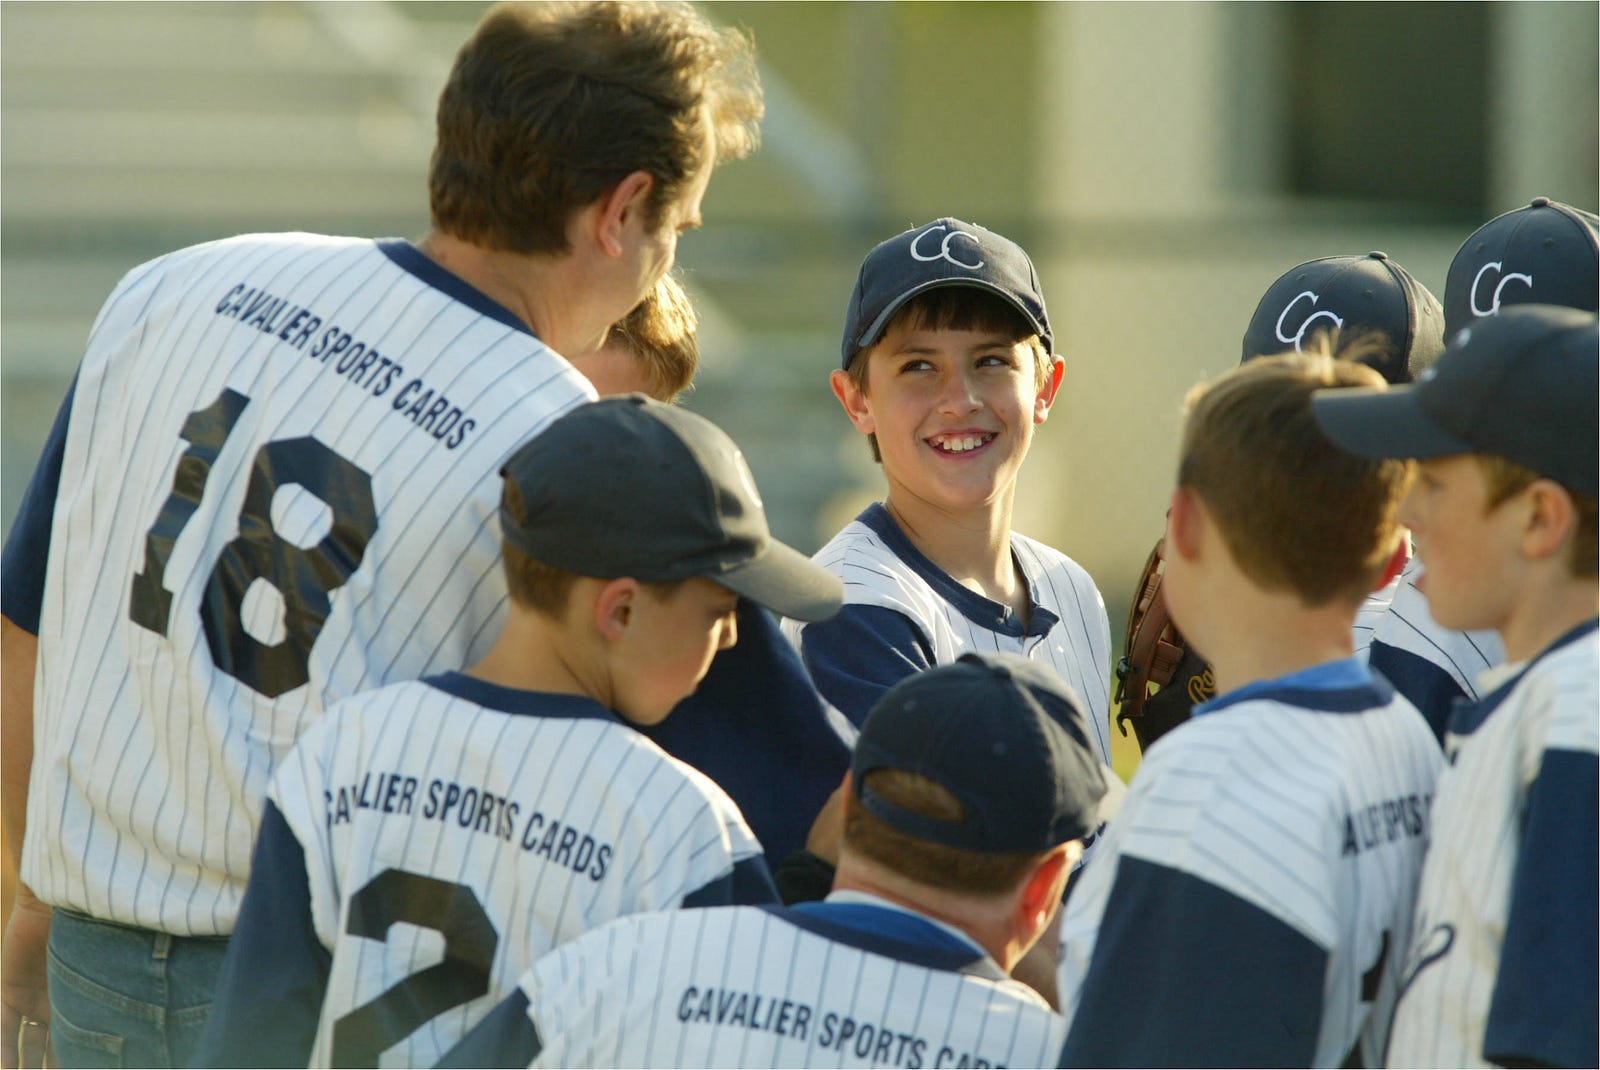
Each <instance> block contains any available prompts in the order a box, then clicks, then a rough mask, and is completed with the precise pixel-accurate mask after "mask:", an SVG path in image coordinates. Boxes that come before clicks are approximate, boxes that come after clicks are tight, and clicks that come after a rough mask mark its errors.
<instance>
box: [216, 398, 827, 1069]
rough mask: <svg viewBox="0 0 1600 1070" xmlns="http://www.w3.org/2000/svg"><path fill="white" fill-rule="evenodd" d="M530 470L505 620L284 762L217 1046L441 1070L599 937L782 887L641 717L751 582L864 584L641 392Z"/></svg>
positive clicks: (707, 651)
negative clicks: (784, 529)
mask: <svg viewBox="0 0 1600 1070" xmlns="http://www.w3.org/2000/svg"><path fill="white" fill-rule="evenodd" d="M504 476H505V489H504V493H503V495H502V504H501V510H500V521H501V528H502V532H503V537H504V542H505V545H504V556H505V573H506V579H507V583H508V586H509V587H510V591H511V605H510V610H509V613H508V615H507V618H506V620H505V623H504V627H503V629H502V631H501V633H500V635H499V638H498V639H497V640H496V641H495V643H494V645H493V646H492V647H490V649H489V651H488V653H487V654H486V655H485V656H484V657H483V658H482V660H480V661H478V662H477V663H476V664H474V665H472V666H470V667H469V668H467V669H466V670H464V671H462V672H449V673H444V674H442V675H438V676H430V677H425V678H424V679H422V680H420V681H416V682H410V683H403V684H397V685H393V686H390V687H387V688H383V689H380V690H377V691H371V692H367V693H365V694H361V695H358V696H355V697H353V698H351V699H347V700H346V701H344V702H342V703H340V704H338V705H336V706H333V707H332V708H330V709H329V711H328V712H327V714H326V715H325V716H324V717H323V718H322V719H321V720H320V721H319V722H318V723H317V724H316V725H314V726H313V727H312V728H311V729H310V731H309V732H307V733H306V735H305V736H304V737H303V738H302V740H301V741H300V743H299V744H298V745H297V746H296V747H295V749H294V750H293V751H292V752H291V753H290V754H289V756H288V757H287V758H286V759H285V761H284V763H283V765H282V766H281V767H280V769H279V772H278V774H277V775H276V776H275V777H274V779H273V782H272V785H271V788H270V790H269V792H268V799H267V808H266V813H265V815H264V816H263V819H262V833H261V837H260V839H259V841H258V842H257V846H256V854H255V868H254V871H253V875H252V878H251V881H250V885H249V887H248V889H247V891H246V893H245V898H244V903H243V905H242V907H241V910H240V919H239V926H238V929H237V931H236V932H235V934H234V938H233V941H232V943H231V945H230V947H229V951H228V955H227V958H226V960H225V963H224V966H223V971H222V979H221V982H220V983H219V986H218V994H217V1002H216V1005H215V1007H214V1010H213V1012H212V1016H211V1018H210V1020H209V1022H208V1023H207V1026H206V1033H205V1035H204V1037H203V1039H202V1042H201V1046H200V1052H199V1054H198V1056H197V1058H196V1063H197V1064H198V1065H207V1066H222V1065H250V1066H279V1065H282V1066H289V1065H298V1066H304V1065H307V1063H308V1061H309V1062H310V1063H311V1064H312V1065H319V1066H327V1065H336V1066H376V1065H379V1062H380V1060H383V1061H384V1062H386V1063H393V1064H398V1065H406V1066H430V1065H432V1064H433V1063H434V1062H435V1061H436V1060H437V1059H438V1057H439V1055H440V1053H442V1052H443V1051H445V1050H446V1049H447V1048H448V1047H449V1046H450V1045H451V1044H453V1043H454V1042H455V1040H456V1039H458V1038H459V1037H460V1036H461V1035H462V1034H463V1033H465V1032H466V1030H467V1029H468V1028H470V1027H471V1025H472V1024H473V1023H474V1022H475V1021H476V1020H477V1019H478V1018H479V1017H481V1016H482V1015H483V1014H484V1013H485V1012H487V1011H488V1010H489V1008H490V1007H492V1006H493V1005H494V1004H495V1002H497V1001H498V1000H499V999H500V998H501V996H503V995H504V993H505V992H506V990H507V989H508V987H509V986H510V985H512V984H514V982H515V979H516V978H517V976H518V975H520V974H521V973H522V971H523V970H524V969H526V968H527V967H528V965H529V964H531V963H532V961H533V960H534V959H535V958H536V957H537V956H538V955H540V954H541V953H543V952H545V951H547V950H549V949H550V948H552V947H555V946H556V945H558V944H561V943H564V942H565V941H567V940H570V939H572V938H573V937H575V936H577V935H578V934H580V933H582V932H584V931H586V930H588V929H591V928H593V927H595V926H597V925H599V924H601V923H603V922H605V921H609V920H611V919H612V918H615V917H618V916H620V915H623V914H629V913H634V912H637V911H643V910H661V909H675V908H678V907H683V906H703V905H716V904H727V903H750V902H770V901H773V900H774V899H775V898H776V895H775V892H774V891H773V889H772V884H771V880H770V877H769V875H768V873H767V870H766V867H765V865H764V864H763V863H762V860H761V845H760V844H759V843H758V842H757V841H756V838H755V837H754V836H753V835H752V834H751V833H750V830H749V828H748V827H747V826H746V825H745V822H744V821H743V819H742V818H741V817H740V814H739V811H738V809H737V808H736V807H735V806H734V804H733V802H732V801H731V800H730V799H729V798H728V797H727V796H726V795H725V794H724V793H723V792H722V791H721V790H720V789H719V788H717V786H716V785H715V784H714V783H712V782H711V781H710V780H709V779H707V778H706V777H704V776H703V775H701V774H699V773H698V772H696V771H695V770H694V769H692V768H690V767H689V766H687V765H685V764H683V763H681V762H678V761H676V760H674V759H673V758H671V757H669V756H667V755H666V754H665V753H663V752H662V751H661V750H660V749H659V748H658V747H656V746H655V745H654V744H653V743H651V742H650V741H649V740H648V739H646V738H645V737H644V736H643V735H642V734H640V733H639V732H638V731H637V730H636V727H635V726H640V725H650V724H654V723H656V722H659V721H660V720H662V719H663V718H665V717H666V716H667V715H668V714H669V713H670V712H671V711H672V709H673V707H674V706H676V705H677V704H678V703H679V702H680V701H681V700H682V699H683V698H684V697H685V696H687V695H688V694H689V693H690V692H692V691H693V690H694V689H695V687H696V685H697V684H698V683H699V682H700V680H701V679H702V678H703V677H704V676H705V674H706V671H707V669H708V667H709V666H710V664H711V659H712V657H713V656H714V655H715V654H716V653H717V651H719V650H723V649H726V648H728V647H731V646H732V645H733V644H734V642H735V640H736V637H737V624H736V623H735V607H736V604H737V601H738V599H739V597H740V596H743V597H746V598H749V599H751V600H753V601H754V602H756V603H757V604H761V605H766V606H769V607H771V608H772V609H773V610H774V611H776V612H782V613H785V614H787V615H789V616H797V617H801V618H815V617H823V616H826V615H827V614H828V613H831V612H833V611H834V610H835V609H836V608H837V606H838V599H839V591H838V581H837V580H835V579H834V578H833V577H832V576H830V575H828V574H827V573H826V572H824V571H822V570H821V569H819V568H817V567H816V566H815V565H813V564H812V563H811V562H809V561H808V560H806V559H805V558H804V557H803V556H801V555H800V554H799V553H797V552H796V551H794V550H792V549H790V548H789V547H787V546H785V545H783V544H782V543H779V542H778V541H777V540H775V539H773V538H772V537H771V536H770V535H769V534H768V531H767V526H766V518H765V516H764V514H763V511H762V508H761V500H760V497H759V496H758V494H757V492H756V489H755V485H754V482H753V481H752V480H751V478H750V475H749V470H748V468H747V467H746V465H745V463H744V458H743V456H742V455H741V454H740V452H739V450H738V447H737V446H735V445H734V443H733V442H732V440H731V439H729V438H728V437H727V436H726V435H725V434H723V433H722V432H721V431H720V430H718V429H717V428H716V427H715V426H714V425H713V424H711V423H710V422H709V421H707V420H705V419H703V418H702V417H699V416H695V415H694V414H692V413H689V412H687V411H685V410H683V409H679V408H675V407H672V406H668V405H662V404H660V403H658V402H654V401H651V400H649V399H647V398H645V397H643V396H641V395H637V394H635V395H630V396H628V397H622V398H612V399H606V400H601V401H597V402H594V403H593V404H590V405H585V406H581V407H579V408H578V409H576V410H574V411H573V412H571V413H569V414H567V415H566V416H564V417H563V418H561V419H559V420H557V421H555V422H554V423H552V424H551V425H550V427H549V429H548V430H546V431H545V432H543V433H542V434H540V435H538V436H537V437H535V438H534V439H533V440H532V441H531V442H529V443H528V444H526V445H525V446H523V447H522V448H521V449H520V450H518V452H517V453H516V454H515V455H513V456H512V458H511V460H510V461H509V462H508V463H507V465H506V468H505V470H504ZM441 953H442V960H441Z"/></svg>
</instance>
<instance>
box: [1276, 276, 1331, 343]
mask: <svg viewBox="0 0 1600 1070" xmlns="http://www.w3.org/2000/svg"><path fill="white" fill-rule="evenodd" d="M1307 297H1309V298H1311V303H1312V304H1313V305H1315V304H1316V303H1317V295H1316V294H1315V293H1313V292H1312V291H1310V290H1302V291H1301V292H1299V293H1297V294H1295V295H1294V300H1292V301H1290V302H1289V303H1288V304H1287V305H1284V306H1283V311H1282V312H1280V313H1278V324H1277V326H1276V327H1275V328H1274V330H1275V331H1276V333H1277V335H1278V341H1280V342H1282V343H1284V344H1285V345H1288V344H1289V343H1290V342H1293V343H1294V351H1295V352H1296V353H1299V352H1300V351H1301V350H1300V343H1301V342H1302V341H1303V340H1304V339H1305V336H1306V331H1308V330H1310V329H1311V325H1312V324H1313V323H1315V322H1317V321H1318V320H1319V319H1330V320H1332V321H1333V325H1334V326H1335V327H1343V326H1344V320H1343V319H1341V318H1340V317H1338V316H1336V315H1334V314H1333V313H1332V312H1330V311H1328V310H1327V309H1325V308H1324V309H1321V310H1319V311H1316V312H1313V313H1311V315H1309V316H1307V317H1306V318H1305V319H1304V320H1302V321H1301V322H1300V329H1299V330H1298V331H1295V332H1294V333H1293V334H1284V333H1283V321H1284V320H1286V319H1288V318H1289V312H1290V310H1291V309H1293V308H1294V306H1295V305H1298V304H1299V303H1300V302H1301V300H1303V299H1304V298H1307Z"/></svg>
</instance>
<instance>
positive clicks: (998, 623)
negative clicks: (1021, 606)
mask: <svg viewBox="0 0 1600 1070" xmlns="http://www.w3.org/2000/svg"><path fill="white" fill-rule="evenodd" d="M856 520H857V521H858V522H860V523H862V524H864V525H866V527H867V528H868V529H869V530H871V531H872V533H873V534H874V535H876V536H878V538H880V539H882V540H883V542H884V545H886V546H887V547H889V550H890V551H891V552H892V553H893V554H894V555H895V556H896V557H898V558H899V559H900V560H902V561H904V562H905V563H906V564H908V565H910V566H911V571H913V572H915V573H916V574H917V575H918V576H920V577H922V579H923V580H924V581H925V582H926V583H927V584H928V586H930V587H932V588H933V589H934V590H935V591H937V592H939V597H941V598H943V599H944V600H945V601H946V602H948V603H950V604H951V605H952V606H955V607H956V609H957V610H959V611H960V613H961V615H962V616H963V617H966V618H967V619H968V620H970V621H971V622H972V623H974V624H976V625H978V626H979V627H981V628H987V629H988V630H989V631H991V632H999V633H1000V634H1001V635H1009V636H1011V637H1013V638H1016V639H1022V638H1031V637H1033V636H1036V635H1045V634H1047V633H1048V632H1049V631H1050V629H1051V628H1054V627H1055V626H1056V622H1057V621H1059V620H1060V619H1061V618H1059V617H1057V616H1056V615H1055V614H1054V613H1052V612H1051V611H1050V610H1049V609H1047V608H1046V607H1044V606H1041V605H1040V604H1039V602H1038V600H1037V599H1035V598H1034V597H1033V592H1034V591H1037V590H1039V589H1040V586H1041V585H1042V584H1043V582H1044V580H1043V577H1041V576H1035V575H1032V574H1031V573H1030V572H1029V571H1028V567H1027V565H1025V564H1024V563H1023V561H1022V559H1021V557H1019V556H1018V555H1017V553H1016V551H1015V550H1012V552H1011V560H1012V561H1014V562H1015V563H1016V565H1017V568H1018V569H1020V570H1021V572H1022V576H1023V578H1024V579H1025V580H1027V581H1028V601H1029V606H1028V626H1027V627H1026V628H1024V627H1023V626H1022V621H1020V620H1018V619H1017V615H1016V614H1015V613H1013V612H1012V611H1011V607H1010V606H1006V605H1001V604H1000V603H999V602H995V601H992V600H991V599H988V598H985V597H984V596H983V595H981V594H979V593H978V592H977V591H974V590H972V589H970V588H967V587H963V586H961V584H959V583H957V582H956V581H955V579H954V578H952V577H951V575H950V574H949V573H948V572H946V571H945V570H944V569H942V568H940V567H939V566H938V565H936V564H934V563H933V562H932V561H931V560H930V559H929V558H928V556H927V555H926V554H924V553H923V552H922V551H921V550H919V549H917V548H916V546H915V545H914V544H913V543H912V542H911V540H910V539H909V538H907V537H906V533H905V532H903V531H901V530H900V525H899V524H896V523H895V521H894V517H892V516H890V515H889V510H887V509H885V508H884V507H883V503H882V502H873V503H872V504H871V505H869V506H867V507H866V508H865V509H863V510H862V511H861V515H860V516H858V517H856Z"/></svg>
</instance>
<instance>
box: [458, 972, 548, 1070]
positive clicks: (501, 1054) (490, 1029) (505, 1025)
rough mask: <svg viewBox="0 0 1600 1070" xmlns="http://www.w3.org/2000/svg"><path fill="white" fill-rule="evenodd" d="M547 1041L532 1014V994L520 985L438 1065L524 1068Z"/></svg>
mask: <svg viewBox="0 0 1600 1070" xmlns="http://www.w3.org/2000/svg"><path fill="white" fill-rule="evenodd" d="M543 1050H544V1043H543V1041H542V1040H541V1039H540V1037H539V1030H538V1029H537V1028H536V1027H535V1026H534V1024H533V1019H531V1018H529V1017H528V997H527V996H526V995H524V994H523V992H522V990H521V989H520V988H519V989H517V990H516V991H515V992H513V993H511V995H509V996H507V997H506V998H505V999H503V1000H501V1001H500V1005H499V1006H498V1007H496V1008H495V1009H494V1010H492V1011H490V1012H489V1015H488V1017H486V1018H485V1019H484V1020H483V1021H481V1022H479V1023H478V1024H477V1025H475V1026H473V1027H472V1029H471V1030H469V1031H468V1033H467V1035H466V1036H464V1037H462V1038H461V1039H460V1040H459V1041H457V1042H456V1046H455V1047H453V1048H451V1049H450V1050H449V1051H447V1052H445V1053H444V1058H442V1059H440V1060H439V1061H438V1062H437V1063H435V1064H434V1065H435V1066H439V1067H463V1068H467V1067H474V1066H495V1067H507V1068H511V1067H515V1068H516V1070H523V1067H526V1066H527V1065H528V1064H529V1063H531V1062H533V1060H534V1059H536V1058H538V1056H539V1053H540V1052H541V1051H543Z"/></svg>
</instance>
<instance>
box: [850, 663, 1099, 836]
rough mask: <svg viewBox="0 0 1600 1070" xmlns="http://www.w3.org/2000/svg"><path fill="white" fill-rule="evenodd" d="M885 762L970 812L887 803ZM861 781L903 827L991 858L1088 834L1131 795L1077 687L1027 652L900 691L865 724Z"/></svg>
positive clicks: (965, 666)
mask: <svg viewBox="0 0 1600 1070" xmlns="http://www.w3.org/2000/svg"><path fill="white" fill-rule="evenodd" d="M878 769H900V770H904V771H906V772H909V773H916V774H918V775H920V776H924V777H927V778H928V779H929V780H931V781H933V782H934V783H935V784H938V785H939V786H941V787H943V788H944V789H945V790H947V791H949V792H950V794H952V795H954V796H955V797H956V798H957V799H958V800H960V802H961V808H962V810H963V811H964V815H965V816H964V818H963V819H962V820H960V821H949V820H944V819H941V818H936V817H929V816H927V815H926V814H920V813H916V812H915V811H912V810H908V809H906V808H905V807H902V806H899V805H897V804H896V803H893V802H891V801H890V800H888V799H885V798H884V797H883V796H881V795H879V794H877V793H876V792H874V791H873V790H872V789H871V788H870V787H869V786H868V785H867V783H866V776H867V774H869V773H871V772H873V771H874V770H878ZM850 778H851V782H852V784H853V785H854V790H855V795H856V799H857V800H858V801H859V803H860V805H861V806H862V807H863V808H865V809H866V811H867V812H868V813H870V814H872V815H873V816H874V817H876V818H878V819H879V820H880V821H882V822H884V823H885V824H886V825H888V826H890V827H891V828H894V829H897V830H899V831H900V832H903V833H905V834H906V835H907V836H911V837H913V838H915V839H919V840H927V841H929V842H931V843H938V844H943V845H944V846H946V847H956V848H961V849H963V850H967V851H975V852H979V853H984V854H992V853H996V852H1006V851H1014V852H1034V851H1047V850H1049V849H1050V848H1052V847H1055V846H1056V845H1057V844H1062V843H1066V842H1067V841H1068V840H1081V839H1083V838H1084V837H1086V836H1088V835H1090V834H1091V833H1093V832H1095V830H1097V829H1098V828H1099V827H1100V825H1101V824H1102V823H1103V822H1104V821H1106V820H1108V819H1109V818H1110V816H1111V814H1112V813H1113V812H1114V810H1115V808H1116V805H1117V803H1119V802H1120V800H1121V798H1122V796H1123V793H1124V790H1125V789H1124V788H1123V785H1122V781H1120V780H1119V779H1117V775H1116V774H1115V773H1113V772H1112V771H1111V770H1110V769H1109V768H1108V767H1107V766H1106V765H1105V763H1103V762H1102V761H1101V760H1100V757H1099V755H1098V754H1097V753H1096V751H1095V749H1094V745H1093V744H1092V743H1091V742H1090V738H1089V729H1088V724H1087V722H1086V721H1085V720H1084V715H1083V705H1082V703H1080V702H1079V701H1078V698H1077V696H1076V695H1074V694H1073V693H1072V689H1071V688H1070V687H1068V686H1067V684H1066V683H1065V682H1064V681H1062V679H1061V678H1060V677H1059V676H1057V675H1056V674H1055V673H1054V672H1053V671H1052V670H1050V669H1049V668H1047V667H1045V666H1043V665H1040V664H1038V663H1037V662H1034V661H1031V660H1029V659H1028V658H1026V657H1023V656H1022V655H1020V654H977V653H973V654H964V655H962V656H961V658H960V659H959V660H957V661H955V662H952V663H950V664H948V665H940V666H937V667H935V668H932V669H928V670H926V671H925V672H920V673H917V674H915V675H913V676H908V677H907V678H906V679H904V680H902V681H900V683H898V684H896V685H895V686H894V687H892V688H890V689H889V690H888V691H887V692H885V693H884V695H883V697H882V698H880V699H879V700H878V702H877V703H876V704H875V705H874V706H873V707H872V712H871V713H869V714H868V715H867V720H866V722H865V723H864V724H863V725H862V726H861V736H860V738H859V739H857V740H856V748H855V754H854V756H853V757H852V759H851V762H850Z"/></svg>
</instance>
